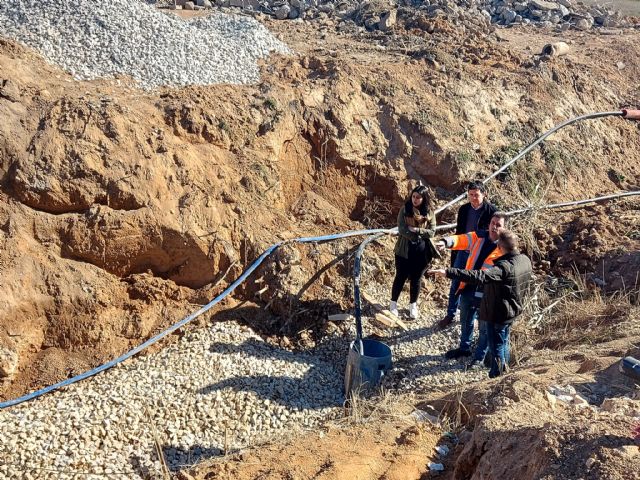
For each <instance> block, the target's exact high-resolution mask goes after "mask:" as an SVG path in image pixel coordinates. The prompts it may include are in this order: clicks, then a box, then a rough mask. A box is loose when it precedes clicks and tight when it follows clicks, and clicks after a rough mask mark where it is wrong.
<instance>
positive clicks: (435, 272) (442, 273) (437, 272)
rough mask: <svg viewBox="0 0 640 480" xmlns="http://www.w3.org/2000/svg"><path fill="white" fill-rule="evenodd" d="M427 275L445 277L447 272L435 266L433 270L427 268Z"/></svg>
mask: <svg viewBox="0 0 640 480" xmlns="http://www.w3.org/2000/svg"><path fill="white" fill-rule="evenodd" d="M427 274H428V275H433V276H436V277H446V276H447V272H445V270H444V268H436V269H433V270H428V271H427Z"/></svg>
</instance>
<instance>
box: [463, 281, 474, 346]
mask: <svg viewBox="0 0 640 480" xmlns="http://www.w3.org/2000/svg"><path fill="white" fill-rule="evenodd" d="M474 293H475V292H474V291H473V290H471V291H470V292H462V293H461V294H460V326H461V327H462V331H461V332H460V350H462V351H464V352H470V351H471V340H472V339H473V321H474V320H475V318H476V315H477V314H478V307H477V301H476V300H475V298H474Z"/></svg>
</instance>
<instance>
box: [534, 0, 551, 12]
mask: <svg viewBox="0 0 640 480" xmlns="http://www.w3.org/2000/svg"><path fill="white" fill-rule="evenodd" d="M529 5H531V6H532V7H533V8H535V9H536V10H542V11H543V12H547V11H549V12H550V11H551V10H557V9H558V4H557V3H554V2H546V1H545V0H531V2H529Z"/></svg>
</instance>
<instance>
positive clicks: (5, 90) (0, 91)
mask: <svg viewBox="0 0 640 480" xmlns="http://www.w3.org/2000/svg"><path fill="white" fill-rule="evenodd" d="M0 98H6V99H7V100H9V101H11V102H17V101H18V100H20V89H19V88H18V86H17V85H16V84H15V83H14V82H13V81H11V80H2V79H0Z"/></svg>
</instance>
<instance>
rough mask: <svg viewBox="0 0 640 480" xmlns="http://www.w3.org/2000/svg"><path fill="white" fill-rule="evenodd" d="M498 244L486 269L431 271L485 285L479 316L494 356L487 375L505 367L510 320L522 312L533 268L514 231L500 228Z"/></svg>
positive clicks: (498, 372)
mask: <svg viewBox="0 0 640 480" xmlns="http://www.w3.org/2000/svg"><path fill="white" fill-rule="evenodd" d="M498 248H500V250H501V251H502V252H503V255H502V256H500V257H498V258H496V259H495V260H494V266H493V267H491V268H488V269H486V270H462V269H459V268H447V269H446V270H431V271H430V273H434V274H437V275H442V276H444V275H446V276H447V277H448V278H451V279H457V280H460V281H462V282H465V283H473V284H482V285H484V295H483V296H482V300H481V302H480V312H479V314H478V319H479V320H481V321H485V322H487V339H488V343H489V350H490V352H491V354H492V356H493V359H492V363H491V370H489V377H490V378H494V377H497V376H499V375H501V374H502V373H503V372H504V371H505V369H506V367H507V362H508V358H506V352H507V350H508V347H507V345H508V343H509V333H510V330H511V324H512V323H513V322H514V321H515V319H516V318H517V317H518V316H519V315H520V314H521V313H522V308H523V301H524V296H525V292H526V290H527V288H528V285H529V282H530V280H531V272H532V268H531V261H530V260H529V258H528V257H527V256H526V255H524V254H521V253H520V251H519V250H518V237H517V236H516V235H515V234H514V233H512V232H510V231H508V230H503V231H502V232H501V233H500V234H499V236H498Z"/></svg>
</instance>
